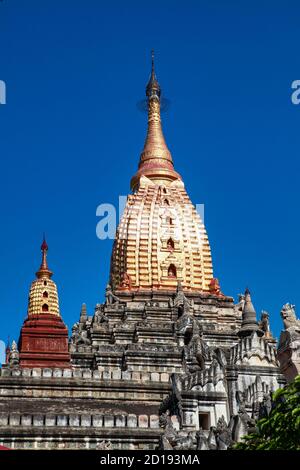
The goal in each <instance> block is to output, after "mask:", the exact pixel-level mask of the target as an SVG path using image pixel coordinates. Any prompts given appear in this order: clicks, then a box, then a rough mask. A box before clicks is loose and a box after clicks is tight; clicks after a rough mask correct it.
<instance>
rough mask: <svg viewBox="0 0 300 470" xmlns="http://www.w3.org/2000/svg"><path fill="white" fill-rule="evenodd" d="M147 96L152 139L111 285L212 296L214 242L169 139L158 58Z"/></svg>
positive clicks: (118, 244)
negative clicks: (176, 163) (157, 72)
mask: <svg viewBox="0 0 300 470" xmlns="http://www.w3.org/2000/svg"><path fill="white" fill-rule="evenodd" d="M146 95H147V101H148V131H147V137H146V141H145V145H144V149H143V152H142V154H141V157H140V163H139V169H138V172H137V173H136V175H134V177H133V178H132V180H131V187H132V189H133V194H132V195H129V196H128V199H127V204H126V208H125V211H124V214H123V217H122V219H121V222H120V225H119V227H118V230H117V235H116V240H115V244H114V248H113V254H112V262H111V276H110V283H111V286H112V289H113V290H114V291H116V290H118V289H129V290H132V291H135V290H139V289H141V290H143V289H166V290H168V289H171V290H175V289H176V287H177V283H178V281H181V283H182V286H183V288H184V289H185V290H186V289H188V290H196V291H209V290H210V284H211V281H212V279H213V267H212V259H211V252H210V246H209V241H208V237H207V234H206V229H205V226H204V224H203V221H202V220H201V217H200V215H199V214H198V213H197V211H196V208H195V207H194V205H193V204H192V202H191V200H190V198H189V196H188V194H187V192H186V190H185V187H184V183H183V181H182V179H181V176H180V175H179V174H178V173H177V172H176V171H175V170H174V165H173V160H172V156H171V153H170V151H169V149H168V147H167V145H166V142H165V139H164V135H163V132H162V127H161V116H160V97H161V89H160V86H159V84H158V81H157V78H156V75H155V71H154V61H153V57H152V71H151V76H150V80H149V82H148V84H147V87H146Z"/></svg>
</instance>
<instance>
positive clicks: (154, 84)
mask: <svg viewBox="0 0 300 470" xmlns="http://www.w3.org/2000/svg"><path fill="white" fill-rule="evenodd" d="M146 95H147V96H148V99H149V100H151V99H153V98H156V99H157V100H159V99H160V95H161V89H160V86H159V83H158V81H157V78H156V75H155V67H154V50H153V49H152V51H151V75H150V79H149V82H148V83H147V86H146Z"/></svg>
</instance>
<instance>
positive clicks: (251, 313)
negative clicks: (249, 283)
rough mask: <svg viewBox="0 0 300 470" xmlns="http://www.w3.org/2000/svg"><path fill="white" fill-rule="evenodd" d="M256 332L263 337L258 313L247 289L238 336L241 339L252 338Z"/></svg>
mask: <svg viewBox="0 0 300 470" xmlns="http://www.w3.org/2000/svg"><path fill="white" fill-rule="evenodd" d="M254 331H255V332H256V333H257V334H258V335H259V336H262V335H263V332H262V331H261V330H260V328H259V325H258V322H257V319H256V311H255V308H254V306H253V303H252V300H251V294H250V290H249V289H248V287H247V288H246V290H245V304H244V308H243V313H242V326H241V329H240V331H239V332H238V335H239V336H240V337H244V336H251V334H252V333H253V332H254Z"/></svg>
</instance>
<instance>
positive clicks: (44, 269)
mask: <svg viewBox="0 0 300 470" xmlns="http://www.w3.org/2000/svg"><path fill="white" fill-rule="evenodd" d="M41 250H42V262H41V266H40V269H39V270H38V272H37V273H36V275H37V277H38V278H41V277H47V278H48V279H49V278H50V277H51V276H52V274H53V273H52V272H51V271H50V270H49V268H48V263H47V251H48V245H47V242H46V237H45V234H44V235H43V243H42V245H41Z"/></svg>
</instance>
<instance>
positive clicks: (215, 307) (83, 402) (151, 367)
mask: <svg viewBox="0 0 300 470" xmlns="http://www.w3.org/2000/svg"><path fill="white" fill-rule="evenodd" d="M146 99H147V109H148V121H147V132H146V138H145V144H144V147H143V149H142V152H141V154H140V158H139V163H138V168H137V171H136V173H135V174H134V175H133V176H132V179H131V183H130V189H129V195H128V198H127V203H126V207H125V210H124V214H123V216H122V219H121V221H120V224H119V227H118V229H117V233H116V237H115V241H114V246H113V251H112V254H110V253H108V254H107V256H110V255H111V267H110V273H108V276H107V287H106V291H105V293H103V294H105V301H104V302H102V303H101V302H99V303H97V305H95V309H94V311H93V312H88V311H87V308H86V305H85V304H83V305H82V307H81V308H79V309H78V312H79V315H77V313H76V312H75V314H74V320H75V319H76V321H75V323H74V325H73V327H72V331H71V333H70V335H69V339H68V331H67V328H66V326H65V324H64V323H63V320H62V317H61V314H60V310H59V302H58V294H57V287H56V285H55V283H54V281H53V280H52V272H51V271H50V270H49V268H48V263H47V251H48V246H47V243H46V241H45V240H44V241H43V244H42V247H41V248H42V263H41V267H40V269H39V270H38V272H37V273H36V279H35V280H34V281H33V283H32V285H31V288H30V292H29V305H28V311H27V318H26V320H25V322H24V325H23V326H22V327H21V332H20V339H19V342H18V344H17V342H16V341H13V342H12V344H11V345H9V348H8V349H7V354H6V356H7V358H6V364H4V365H3V366H2V369H1V371H0V372H1V374H0V445H2V446H5V447H8V448H12V449H37V450H38V449H48V450H51V449H99V450H101V449H103V450H105V449H106V450H117V449H132V450H141V449H142V450H151V449H152V450H154V449H163V450H172V449H174V450H182V449H189V450H196V449H198V450H211V449H220V450H224V449H227V448H230V447H231V446H232V445H233V443H235V442H239V441H240V440H241V439H242V437H243V436H244V435H246V434H247V433H248V432H249V431H250V430H251V429H252V428H253V427H254V426H255V422H256V420H257V418H258V417H259V416H261V415H262V413H265V414H267V413H268V412H269V411H270V403H271V399H272V398H271V396H272V392H274V391H276V390H277V389H278V388H280V387H283V386H284V385H285V384H286V383H287V381H290V380H292V378H293V377H294V376H295V375H296V374H297V373H298V372H299V370H300V366H299V361H298V362H297V359H296V358H297V357H298V356H299V348H300V328H299V320H297V318H296V313H295V310H294V306H292V305H290V304H286V305H285V306H284V308H283V310H282V312H281V315H282V318H283V322H284V330H283V332H282V334H281V339H280V344H279V349H278V347H277V342H276V339H275V338H274V337H273V335H272V331H271V327H270V322H269V314H268V313H267V312H266V311H263V312H262V314H261V315H260V316H259V315H258V314H257V312H256V310H255V293H252V292H250V290H249V289H248V288H247V289H245V293H244V294H239V295H238V299H237V301H235V300H234V298H233V297H232V296H230V295H227V294H226V293H225V292H224V293H223V292H222V283H220V282H219V280H218V279H217V278H215V277H214V274H213V264H212V256H211V249H210V244H209V240H208V235H207V232H206V228H205V226H204V222H203V220H202V219H201V216H200V215H199V214H198V212H197V211H196V208H195V206H194V205H193V203H192V202H191V200H190V198H189V196H188V193H187V191H186V189H185V185H184V182H183V180H182V177H181V176H180V173H179V172H178V170H179V171H180V169H177V168H176V167H175V166H174V162H173V158H172V155H171V153H170V151H169V149H168V146H167V143H166V141H165V138H164V134H163V130H162V122H161V112H160V111H161V100H162V90H161V87H160V84H159V82H158V79H157V76H156V71H155V65H154V56H153V54H152V66H151V73H150V78H149V81H148V83H147V85H146ZM175 168H176V169H175ZM58 287H59V286H58ZM100 298H101V293H100V292H99V299H100ZM297 354H298V356H297Z"/></svg>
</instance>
